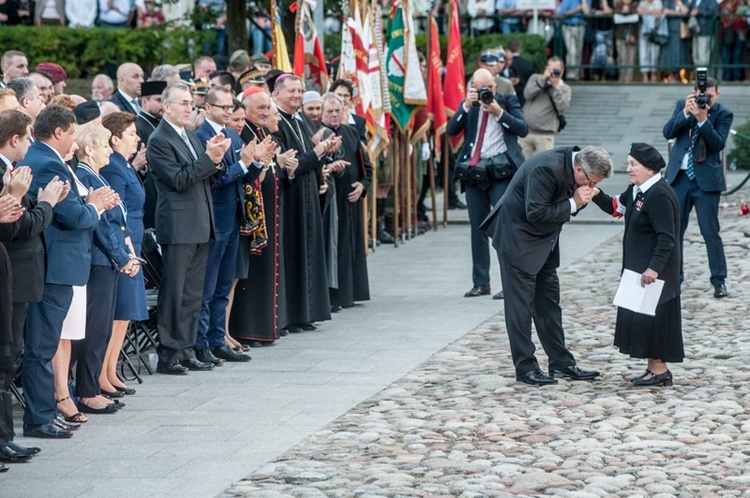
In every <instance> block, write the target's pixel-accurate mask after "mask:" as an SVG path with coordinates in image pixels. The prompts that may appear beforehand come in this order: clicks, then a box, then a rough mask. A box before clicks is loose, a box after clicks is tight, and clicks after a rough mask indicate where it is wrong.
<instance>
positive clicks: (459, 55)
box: [443, 0, 466, 151]
mask: <svg viewBox="0 0 750 498" xmlns="http://www.w3.org/2000/svg"><path fill="white" fill-rule="evenodd" d="M448 19H449V24H450V29H449V31H448V55H447V56H446V58H445V81H444V82H443V88H445V89H446V90H447V91H446V92H445V93H444V94H443V99H444V102H445V107H446V112H447V114H448V116H449V117H450V116H453V114H454V113H455V112H456V110H458V106H459V105H461V101H462V100H463V99H464V98H465V97H466V73H465V72H464V54H463V50H462V49H461V27H460V26H459V23H458V22H459V14H458V5H457V4H456V0H451V11H450V15H449V16H448ZM462 141H463V133H461V134H460V135H458V136H456V137H451V139H450V142H451V148H452V149H453V150H454V151H455V150H458V148H459V146H460V144H461V142H462Z"/></svg>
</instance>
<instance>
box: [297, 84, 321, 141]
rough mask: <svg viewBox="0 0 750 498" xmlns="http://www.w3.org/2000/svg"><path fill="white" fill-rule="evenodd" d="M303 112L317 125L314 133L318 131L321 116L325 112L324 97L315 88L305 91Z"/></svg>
mask: <svg viewBox="0 0 750 498" xmlns="http://www.w3.org/2000/svg"><path fill="white" fill-rule="evenodd" d="M302 114H304V115H305V116H307V117H308V118H310V121H312V122H313V124H314V125H315V129H314V130H312V132H313V133H315V132H316V131H318V128H320V118H321V115H322V114H323V98H322V97H321V96H320V94H319V93H318V92H316V91H315V90H310V91H308V92H305V95H304V96H303V97H302Z"/></svg>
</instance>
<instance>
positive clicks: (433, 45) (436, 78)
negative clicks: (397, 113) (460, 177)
mask: <svg viewBox="0 0 750 498" xmlns="http://www.w3.org/2000/svg"><path fill="white" fill-rule="evenodd" d="M428 39H429V41H428V51H427V53H428V56H429V61H428V63H427V68H428V69H427V71H428V73H427V113H428V114H429V116H430V119H431V120H432V131H433V134H434V136H435V154H436V155H440V136H441V135H442V134H443V133H445V125H446V124H447V123H448V118H447V116H446V113H445V104H444V98H445V97H444V96H443V84H442V82H441V80H440V73H441V70H442V68H443V63H442V61H441V59H440V40H439V39H438V28H437V22H435V18H434V17H432V16H430V32H429V36H428Z"/></svg>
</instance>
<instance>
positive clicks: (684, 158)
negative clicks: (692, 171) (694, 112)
mask: <svg viewBox="0 0 750 498" xmlns="http://www.w3.org/2000/svg"><path fill="white" fill-rule="evenodd" d="M682 113H683V114H684V115H685V119H690V114H688V113H686V112H685V111H682ZM706 121H708V118H706V119H704V120H703V121H701V122H700V123H698V128H701V127H702V126H703V125H704V124H705V123H706ZM691 130H692V128H691ZM689 153H690V149H688V151H687V152H685V155H684V156H682V163H681V164H680V169H681V170H683V171H686V170H687V161H688V154H689Z"/></svg>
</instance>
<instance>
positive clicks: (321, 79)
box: [294, 2, 328, 94]
mask: <svg viewBox="0 0 750 498" xmlns="http://www.w3.org/2000/svg"><path fill="white" fill-rule="evenodd" d="M295 5H296V4H295ZM298 15H299V23H298V24H299V29H298V31H297V39H296V40H295V44H294V74H296V75H297V76H299V77H300V78H302V79H303V80H304V82H305V88H306V89H307V90H315V91H317V92H319V93H321V94H322V93H325V92H326V91H327V90H328V73H327V71H326V59H325V56H324V55H323V49H322V48H321V47H320V40H319V39H318V33H317V32H316V31H315V24H313V20H312V14H311V12H310V6H309V5H308V4H307V2H302V3H301V6H300V8H299V12H298Z"/></svg>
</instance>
